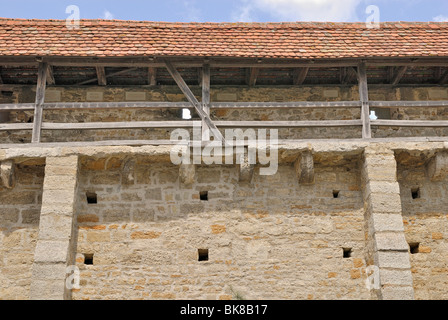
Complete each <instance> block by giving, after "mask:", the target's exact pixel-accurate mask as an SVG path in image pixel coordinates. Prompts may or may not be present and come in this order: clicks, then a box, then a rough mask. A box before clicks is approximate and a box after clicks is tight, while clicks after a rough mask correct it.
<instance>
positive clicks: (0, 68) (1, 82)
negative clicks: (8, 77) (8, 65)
mask: <svg viewBox="0 0 448 320" xmlns="http://www.w3.org/2000/svg"><path fill="white" fill-rule="evenodd" d="M2 69H3V68H2V67H1V66H0V84H3V77H2V75H1V71H2Z"/></svg>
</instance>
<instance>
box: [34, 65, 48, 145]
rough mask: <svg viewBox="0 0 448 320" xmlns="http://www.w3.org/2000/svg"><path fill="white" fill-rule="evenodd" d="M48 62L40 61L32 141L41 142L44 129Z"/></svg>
mask: <svg viewBox="0 0 448 320" xmlns="http://www.w3.org/2000/svg"><path fill="white" fill-rule="evenodd" d="M47 71H48V64H47V63H46V62H40V63H39V71H38V76H37V89H36V102H35V106H34V124H33V136H32V138H31V142H32V143H39V142H40V138H41V130H42V115H43V104H44V101H45V88H46V84H47Z"/></svg>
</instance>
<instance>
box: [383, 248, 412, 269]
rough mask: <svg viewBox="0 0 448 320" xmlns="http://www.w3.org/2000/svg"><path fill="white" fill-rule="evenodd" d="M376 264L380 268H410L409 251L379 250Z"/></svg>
mask: <svg viewBox="0 0 448 320" xmlns="http://www.w3.org/2000/svg"><path fill="white" fill-rule="evenodd" d="M375 265H377V266H379V267H380V268H394V269H410V268H411V262H410V260H409V253H408V252H398V251H379V252H377V253H376V254H375Z"/></svg>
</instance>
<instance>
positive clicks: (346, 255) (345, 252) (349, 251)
mask: <svg viewBox="0 0 448 320" xmlns="http://www.w3.org/2000/svg"><path fill="white" fill-rule="evenodd" d="M342 252H343V257H344V258H351V257H352V253H353V250H352V248H342Z"/></svg>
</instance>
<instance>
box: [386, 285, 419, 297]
mask: <svg viewBox="0 0 448 320" xmlns="http://www.w3.org/2000/svg"><path fill="white" fill-rule="evenodd" d="M381 297H382V299H383V300H414V288H413V287H394V286H387V287H384V288H383V289H382V290H381Z"/></svg>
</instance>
